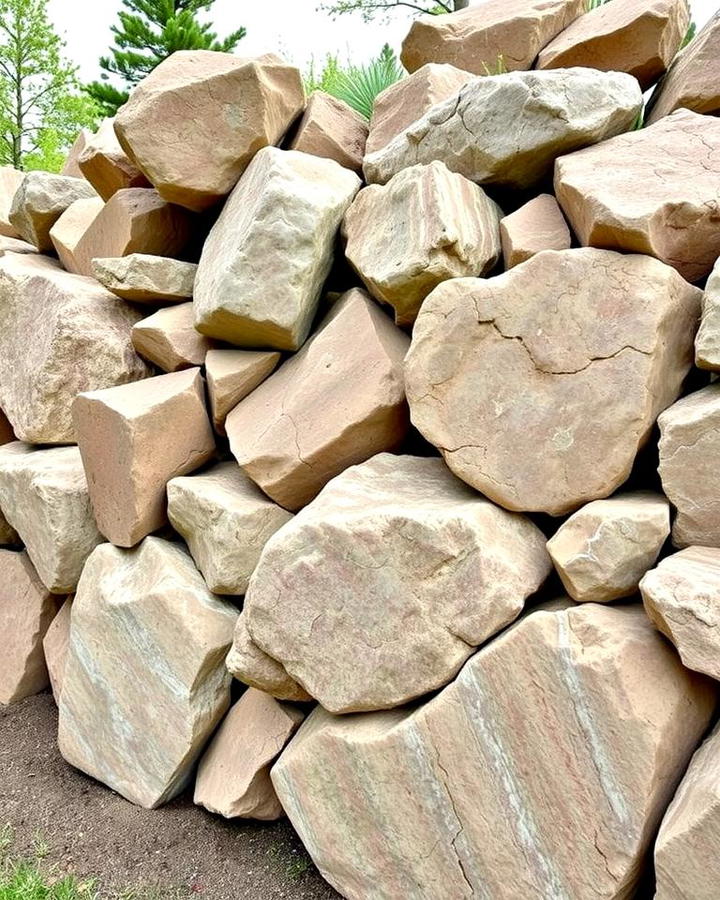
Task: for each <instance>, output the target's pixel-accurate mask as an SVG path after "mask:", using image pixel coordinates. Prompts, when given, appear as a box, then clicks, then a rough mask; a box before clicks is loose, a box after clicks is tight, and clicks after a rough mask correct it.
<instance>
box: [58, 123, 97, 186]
mask: <svg viewBox="0 0 720 900" xmlns="http://www.w3.org/2000/svg"><path fill="white" fill-rule="evenodd" d="M91 134H92V132H91V131H89V130H88V129H87V128H82V129H81V130H80V132H79V134H78V136H77V137H76V138H75V142H74V143H73V145H72V147H71V148H70V150H69V151H68V155H67V157H66V159H65V162H64V163H63V167H62V169H60V174H61V175H69V176H70V177H71V178H84V177H85V176H84V175H83V173H82V170H81V169H80V166H79V164H78V160H79V159H80V156H81V154H82V152H83V150H84V149H85V147H86V146H87V142H88V140H89V139H90V136H91Z"/></svg>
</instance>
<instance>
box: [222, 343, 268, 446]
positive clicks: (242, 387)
mask: <svg viewBox="0 0 720 900" xmlns="http://www.w3.org/2000/svg"><path fill="white" fill-rule="evenodd" d="M279 362H280V354H279V353H275V352H272V351H262V350H210V351H209V352H208V354H207V356H206V357H205V376H206V378H207V389H208V397H209V399H210V409H211V411H212V418H213V423H214V425H215V431H217V433H218V434H225V419H226V418H227V415H228V413H229V412H230V411H231V410H232V409H234V408H235V407H236V406H237V405H238V403H239V402H240V401H241V400H244V399H245V397H247V395H248V394H249V393H250V392H251V391H253V390H255V388H256V387H257V386H258V385H259V384H262V382H263V381H265V379H266V378H267V377H268V376H269V375H270V374H272V372H274V371H275V369H276V368H277V364H278V363H279Z"/></svg>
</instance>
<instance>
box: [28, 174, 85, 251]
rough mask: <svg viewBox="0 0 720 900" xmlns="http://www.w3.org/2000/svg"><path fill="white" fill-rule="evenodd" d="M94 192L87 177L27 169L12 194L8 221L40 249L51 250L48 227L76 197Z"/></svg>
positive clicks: (79, 198) (83, 196)
mask: <svg viewBox="0 0 720 900" xmlns="http://www.w3.org/2000/svg"><path fill="white" fill-rule="evenodd" d="M95 196H97V195H96V193H95V190H94V189H93V187H92V186H91V185H89V184H88V183H87V181H83V180H82V179H80V178H72V177H70V176H67V175H52V174H51V173H50V172H28V173H27V174H26V175H25V177H24V178H23V180H22V181H21V183H20V185H19V186H18V189H17V191H16V192H15V195H14V197H13V201H12V206H11V208H10V224H11V225H12V226H13V228H15V230H16V231H17V233H18V234H19V235H20V237H22V238H23V240H26V241H27V242H28V243H30V244H32V245H33V246H34V247H37V248H38V250H39V251H40V252H41V253H48V252H52V249H53V243H52V241H51V240H50V229H51V228H52V227H53V225H54V224H55V223H56V222H57V220H58V219H59V218H60V216H61V215H62V214H63V213H64V212H65V210H66V209H67V208H68V207H69V206H71V205H72V204H73V203H74V202H75V201H76V200H86V199H88V198H91V197H95Z"/></svg>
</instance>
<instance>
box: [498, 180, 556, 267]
mask: <svg viewBox="0 0 720 900" xmlns="http://www.w3.org/2000/svg"><path fill="white" fill-rule="evenodd" d="M500 239H501V241H502V251H503V259H504V261H505V268H506V269H511V268H512V267H513V266H516V265H518V263H521V262H525V260H526V259H530V257H531V256H535V254H536V253H540V251H541V250H569V249H570V245H571V244H572V236H571V234H570V229H569V228H568V226H567V222H566V221H565V217H564V216H563V214H562V210H561V209H560V207H559V206H558V202H557V200H556V199H555V198H554V197H553V196H552V194H540V195H539V196H538V197H535V198H533V199H532V200H530V201H529V202H528V203H525V204H524V205H523V206H521V207H520V209H517V210H515V212H514V213H510V215H509V216H505V217H504V218H502V219H501V220H500Z"/></svg>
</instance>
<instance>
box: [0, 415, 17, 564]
mask: <svg viewBox="0 0 720 900" xmlns="http://www.w3.org/2000/svg"><path fill="white" fill-rule="evenodd" d="M14 440H15V433H14V432H13V429H12V425H11V424H10V422H8V418H7V416H6V415H5V413H4V412H3V411H2V410H1V409H0V447H2V446H3V445H4V444H9V443H11V442H12V441H14ZM20 543H22V542H21V540H20V535H19V534H18V533H17V531H15V529H14V528H13V527H12V525H11V524H10V523H9V522H8V520H7V519H6V518H5V515H4V514H3V511H2V506H1V505H0V547H14V546H17V545H18V544H20Z"/></svg>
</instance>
